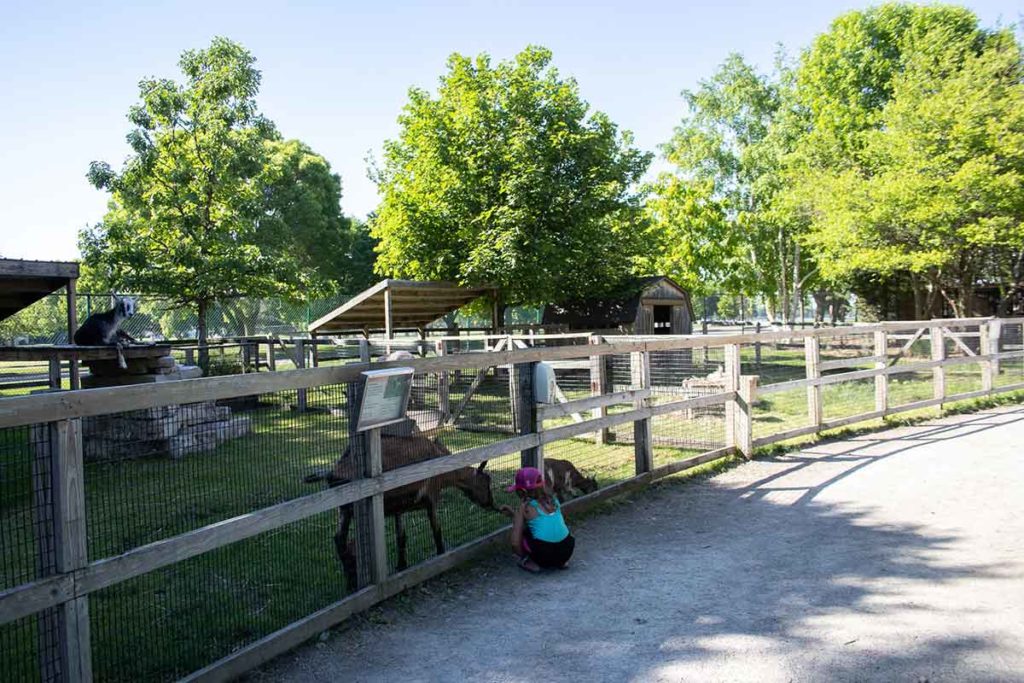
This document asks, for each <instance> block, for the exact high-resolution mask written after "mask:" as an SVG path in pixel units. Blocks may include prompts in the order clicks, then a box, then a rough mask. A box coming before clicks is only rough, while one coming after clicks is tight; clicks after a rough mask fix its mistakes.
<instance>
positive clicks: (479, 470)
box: [476, 460, 487, 472]
mask: <svg viewBox="0 0 1024 683" xmlns="http://www.w3.org/2000/svg"><path fill="white" fill-rule="evenodd" d="M485 467H487V461H486V460H484V461H483V462H482V463H480V466H479V467H477V468H476V471H477V472H483V471H484V468H485Z"/></svg>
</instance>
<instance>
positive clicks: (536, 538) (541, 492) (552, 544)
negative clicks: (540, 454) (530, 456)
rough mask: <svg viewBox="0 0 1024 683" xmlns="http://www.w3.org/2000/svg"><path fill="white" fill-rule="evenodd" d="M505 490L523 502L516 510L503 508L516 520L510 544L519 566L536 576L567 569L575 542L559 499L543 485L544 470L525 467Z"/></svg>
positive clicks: (513, 523) (505, 506)
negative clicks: (515, 494) (542, 570)
mask: <svg viewBox="0 0 1024 683" xmlns="http://www.w3.org/2000/svg"><path fill="white" fill-rule="evenodd" d="M505 490H506V491H514V492H515V493H517V494H518V495H519V499H520V501H521V503H520V505H519V507H518V509H516V510H513V509H512V508H511V507H509V506H508V505H503V506H502V508H501V510H502V512H504V513H505V514H506V515H511V516H512V518H513V521H512V538H511V541H512V547H513V548H514V549H515V552H516V555H518V556H519V566H520V567H521V568H523V569H525V570H526V571H529V572H534V573H536V572H539V571H540V570H541V569H555V568H557V569H565V568H567V567H568V566H569V558H571V557H572V551H573V549H574V548H575V547H576V539H575V538H573V537H572V534H570V533H569V527H568V526H567V525H566V523H565V517H564V516H563V515H562V505H561V503H560V502H559V501H558V498H556V497H555V496H553V495H551V493H550V492H549V491H548V490H547V488H546V487H545V486H544V475H543V474H542V473H541V471H540V470H538V469H536V468H534V467H523V468H522V469H520V470H519V471H518V472H516V479H515V484H513V485H512V486H510V487H508V488H507V489H505Z"/></svg>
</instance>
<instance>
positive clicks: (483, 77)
mask: <svg viewBox="0 0 1024 683" xmlns="http://www.w3.org/2000/svg"><path fill="white" fill-rule="evenodd" d="M399 124H400V127H401V130H400V133H399V136H398V138H397V139H396V140H391V141H388V142H387V143H386V145H385V148H384V158H383V165H382V168H380V169H379V170H378V171H377V173H376V180H377V183H378V186H379V189H380V193H381V196H382V202H381V205H380V209H379V211H378V214H377V216H376V217H375V219H374V220H373V221H372V234H373V236H374V237H376V238H377V239H379V240H380V244H379V245H378V247H377V249H378V260H377V266H376V267H377V271H378V272H379V273H382V274H383V273H387V274H389V275H393V276H397V277H410V278H418V279H443V280H455V281H458V282H461V283H465V284H492V285H495V286H497V287H499V288H500V290H501V292H502V295H503V297H504V303H508V304H538V303H545V302H548V301H552V300H559V299H565V298H566V297H573V296H579V295H585V294H591V293H593V292H595V291H601V290H602V289H605V288H607V287H608V286H609V285H614V284H615V283H617V281H619V280H620V279H621V278H622V276H623V275H626V274H628V269H629V266H630V265H631V257H632V256H633V255H635V254H637V253H638V252H639V250H640V244H639V243H638V241H637V237H638V236H639V231H638V229H637V228H638V226H639V224H640V220H641V215H640V214H641V212H640V197H639V196H638V194H637V192H636V188H635V185H636V183H637V181H638V180H639V178H640V177H641V175H642V174H643V172H644V171H645V169H646V168H647V165H648V163H649V161H650V157H649V155H647V154H644V153H642V152H640V151H639V150H637V149H635V148H634V147H633V146H632V137H631V136H630V134H629V133H627V132H621V133H620V132H619V130H618V128H617V127H616V126H615V124H614V123H612V121H611V120H610V119H609V118H608V117H607V116H606V115H604V114H602V113H600V112H590V111H589V107H588V105H587V103H586V102H585V101H583V100H582V99H581V97H580V94H579V88H578V87H577V84H576V82H575V81H574V80H572V79H564V78H562V77H561V76H560V75H559V73H558V71H557V70H556V69H555V68H553V67H552V66H551V53H550V52H549V51H548V50H545V49H542V48H537V47H530V48H527V49H526V50H524V51H523V52H521V53H520V54H519V55H517V56H516V57H515V59H514V60H512V61H507V62H501V63H500V64H498V65H497V66H494V65H492V64H491V61H490V59H489V58H488V57H487V56H486V55H481V56H479V57H477V58H476V59H471V58H468V57H464V56H462V55H458V54H455V55H452V56H451V57H450V58H449V60H448V71H447V73H446V74H445V75H444V76H443V77H442V78H441V83H440V87H439V89H438V92H437V95H436V97H435V96H432V95H431V94H430V93H427V92H425V91H423V90H419V89H415V88H414V89H412V90H410V92H409V102H408V104H407V105H406V107H405V109H404V111H403V113H402V115H401V116H400V117H399Z"/></svg>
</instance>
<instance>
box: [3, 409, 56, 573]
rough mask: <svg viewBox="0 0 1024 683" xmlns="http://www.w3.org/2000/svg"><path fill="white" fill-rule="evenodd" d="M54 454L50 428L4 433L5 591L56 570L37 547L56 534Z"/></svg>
mask: <svg viewBox="0 0 1024 683" xmlns="http://www.w3.org/2000/svg"><path fill="white" fill-rule="evenodd" d="M49 453H50V432H49V429H47V427H46V425H34V426H26V427H9V428H6V429H2V430H0V590H3V589H6V588H11V587H13V586H17V585H18V584H21V583H24V582H26V581H31V580H32V579H36V578H39V577H41V576H46V575H47V574H51V573H53V572H54V571H55V570H56V564H55V559H54V557H53V553H52V550H51V551H49V552H44V550H45V549H44V548H43V547H41V546H40V545H39V544H38V541H39V539H41V538H44V537H50V536H52V535H53V529H52V520H51V518H50V510H49V504H50V500H51V494H52V481H51V472H50V458H49Z"/></svg>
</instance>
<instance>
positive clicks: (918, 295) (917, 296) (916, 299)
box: [910, 272, 926, 321]
mask: <svg viewBox="0 0 1024 683" xmlns="http://www.w3.org/2000/svg"><path fill="white" fill-rule="evenodd" d="M910 289H911V290H912V291H913V319H915V321H923V319H925V318H926V312H925V303H926V299H925V284H924V283H923V282H922V281H921V276H920V275H918V273H915V272H911V273H910Z"/></svg>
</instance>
